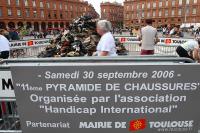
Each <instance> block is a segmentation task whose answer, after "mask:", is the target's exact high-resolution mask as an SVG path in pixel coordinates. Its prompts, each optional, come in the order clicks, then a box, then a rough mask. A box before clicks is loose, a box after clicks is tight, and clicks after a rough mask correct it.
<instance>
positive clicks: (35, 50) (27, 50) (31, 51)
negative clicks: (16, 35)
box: [10, 45, 46, 58]
mask: <svg viewBox="0 0 200 133" xmlns="http://www.w3.org/2000/svg"><path fill="white" fill-rule="evenodd" d="M45 48H46V45H42V46H37V47H24V48H21V49H12V50H11V52H10V58H28V57H29V58H30V57H37V55H38V54H39V53H40V52H42V51H44V50H45Z"/></svg>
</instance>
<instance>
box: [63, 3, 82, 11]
mask: <svg viewBox="0 0 200 133" xmlns="http://www.w3.org/2000/svg"><path fill="white" fill-rule="evenodd" d="M81 9H82V7H81ZM65 10H66V11H67V4H66V5H65ZM81 11H82V10H81Z"/></svg>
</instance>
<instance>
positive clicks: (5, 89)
mask: <svg viewBox="0 0 200 133" xmlns="http://www.w3.org/2000/svg"><path fill="white" fill-rule="evenodd" d="M0 98H15V94H14V88H13V82H12V76H11V71H9V70H5V69H2V70H1V69H0Z"/></svg>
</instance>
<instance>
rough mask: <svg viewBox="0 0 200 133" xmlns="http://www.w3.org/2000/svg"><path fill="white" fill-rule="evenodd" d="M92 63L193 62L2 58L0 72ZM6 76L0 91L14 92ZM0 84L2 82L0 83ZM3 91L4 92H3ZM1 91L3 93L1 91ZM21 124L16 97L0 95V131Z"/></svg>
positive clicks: (10, 131) (13, 131)
mask: <svg viewBox="0 0 200 133" xmlns="http://www.w3.org/2000/svg"><path fill="white" fill-rule="evenodd" d="M88 61H89V62H90V63H93V62H98V63H100V62H102V63H117V62H123V63H140V64H146V65H147V64H148V63H150V64H152V63H154V64H158V65H160V64H163V63H165V64H166V63H167V64H168V65H169V64H172V65H175V64H176V65H177V64H179V63H184V62H190V63H194V62H193V61H192V60H191V59H187V58H177V57H176V56H134V57H131V56H127V57H114V58H109V57H108V58H98V57H91V58H88V57H83V58H78V57H75V58H60V59H55V58H50V59H34V58H33V59H28V58H27V59H26V58H21V59H9V60H3V61H1V62H0V73H1V72H5V71H6V72H8V71H10V70H9V69H10V68H11V67H12V66H13V65H15V66H18V65H19V66H20V65H23V64H26V65H27V66H43V65H45V66H46V65H48V66H51V65H55V64H57V65H58V64H59V65H62V64H66V63H84V64H85V63H87V62H88ZM5 74H6V75H7V76H8V77H6V76H5V75H3V74H2V73H1V74H0V80H2V79H5V78H6V79H5V81H7V83H6V84H4V85H5V86H6V87H7V89H5V90H3V89H2V88H0V93H1V94H5V91H6V93H8V94H9V93H14V90H11V91H10V90H9V89H12V87H11V86H13V84H9V79H11V80H12V77H9V74H7V73H5ZM0 85H1V86H3V85H2V83H0ZM3 91H4V92H3ZM2 92H3V93H2ZM21 132H22V131H21V125H20V117H19V114H18V111H17V105H16V99H15V96H14V94H10V95H8V96H6V95H3V96H2V95H0V133H21Z"/></svg>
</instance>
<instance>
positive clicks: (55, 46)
mask: <svg viewBox="0 0 200 133" xmlns="http://www.w3.org/2000/svg"><path fill="white" fill-rule="evenodd" d="M96 23H97V19H92V17H90V16H82V17H80V18H78V19H76V20H74V21H73V23H72V24H70V26H69V30H65V31H64V32H63V33H62V34H60V35H59V36H58V37H57V38H56V39H54V40H52V41H51V42H50V45H49V46H47V47H46V49H45V51H43V52H41V53H39V55H38V58H46V57H79V56H92V54H93V53H94V52H96V47H97V44H98V42H99V40H100V36H99V35H98V34H97V32H96ZM117 49H118V50H117V51H118V52H119V53H124V52H126V49H125V48H124V47H123V45H121V44H120V43H117Z"/></svg>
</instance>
